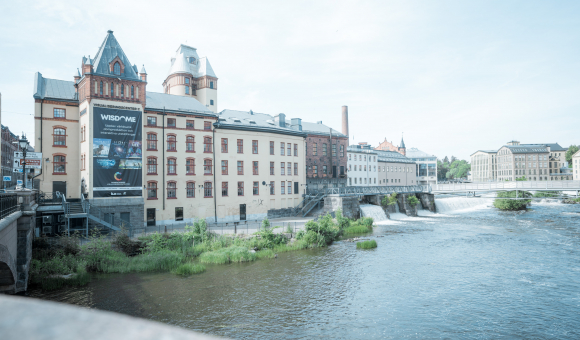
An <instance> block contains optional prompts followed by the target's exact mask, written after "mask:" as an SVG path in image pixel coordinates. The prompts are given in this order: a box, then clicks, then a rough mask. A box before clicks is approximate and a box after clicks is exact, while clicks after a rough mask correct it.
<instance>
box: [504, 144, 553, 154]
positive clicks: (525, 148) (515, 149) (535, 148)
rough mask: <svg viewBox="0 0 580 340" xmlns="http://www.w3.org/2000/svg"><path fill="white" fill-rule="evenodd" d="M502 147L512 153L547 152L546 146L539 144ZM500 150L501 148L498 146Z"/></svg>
mask: <svg viewBox="0 0 580 340" xmlns="http://www.w3.org/2000/svg"><path fill="white" fill-rule="evenodd" d="M502 148H507V149H509V150H510V151H511V152H512V153H516V154H519V153H538V152H548V148H547V147H545V146H544V145H539V144H520V145H504V146H502ZM500 150H501V148H500Z"/></svg>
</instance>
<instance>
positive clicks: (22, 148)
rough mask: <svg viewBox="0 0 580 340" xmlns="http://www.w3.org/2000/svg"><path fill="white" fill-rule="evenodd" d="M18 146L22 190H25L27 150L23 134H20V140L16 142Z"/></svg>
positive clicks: (26, 142) (26, 141)
mask: <svg viewBox="0 0 580 340" xmlns="http://www.w3.org/2000/svg"><path fill="white" fill-rule="evenodd" d="M18 144H19V145H20V150H22V183H23V185H24V188H26V150H27V148H28V140H27V139H26V136H25V135H24V133H22V138H21V139H20V140H19V141H18Z"/></svg>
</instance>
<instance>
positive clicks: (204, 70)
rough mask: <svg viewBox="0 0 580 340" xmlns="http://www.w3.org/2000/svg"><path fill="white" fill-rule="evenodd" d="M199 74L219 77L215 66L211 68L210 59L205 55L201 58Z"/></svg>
mask: <svg viewBox="0 0 580 340" xmlns="http://www.w3.org/2000/svg"><path fill="white" fill-rule="evenodd" d="M199 76H200V77H201V76H210V77H215V78H217V76H216V75H215V72H214V71H213V68H211V65H210V64H209V60H207V57H203V58H201V59H200V60H199Z"/></svg>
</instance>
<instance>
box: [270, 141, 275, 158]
mask: <svg viewBox="0 0 580 340" xmlns="http://www.w3.org/2000/svg"><path fill="white" fill-rule="evenodd" d="M273 154H274V142H270V155H273Z"/></svg>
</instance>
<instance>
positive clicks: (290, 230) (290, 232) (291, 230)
mask: <svg viewBox="0 0 580 340" xmlns="http://www.w3.org/2000/svg"><path fill="white" fill-rule="evenodd" d="M286 232H287V233H288V234H292V233H293V232H294V230H293V229H292V227H291V226H290V222H288V226H287V227H286Z"/></svg>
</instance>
